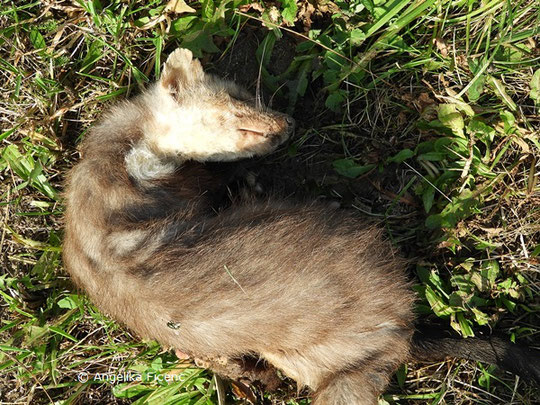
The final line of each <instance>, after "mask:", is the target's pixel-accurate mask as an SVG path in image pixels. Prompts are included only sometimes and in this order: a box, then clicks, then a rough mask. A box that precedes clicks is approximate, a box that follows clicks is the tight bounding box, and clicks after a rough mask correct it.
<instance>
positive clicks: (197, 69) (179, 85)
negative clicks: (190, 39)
mask: <svg viewBox="0 0 540 405" xmlns="http://www.w3.org/2000/svg"><path fill="white" fill-rule="evenodd" d="M203 78H204V72H203V69H202V66H201V63H200V62H199V60H198V59H193V54H192V53H191V51H190V50H188V49H184V48H178V49H176V50H175V51H174V52H173V53H171V54H170V55H169V57H168V58H167V62H165V65H163V73H162V74H161V78H160V80H159V82H160V84H161V86H163V87H164V88H165V89H168V90H169V91H170V92H171V94H173V95H177V94H178V93H180V92H181V91H182V90H184V89H186V88H187V87H189V86H191V85H193V84H195V83H196V82H197V81H201V80H202V79H203Z"/></svg>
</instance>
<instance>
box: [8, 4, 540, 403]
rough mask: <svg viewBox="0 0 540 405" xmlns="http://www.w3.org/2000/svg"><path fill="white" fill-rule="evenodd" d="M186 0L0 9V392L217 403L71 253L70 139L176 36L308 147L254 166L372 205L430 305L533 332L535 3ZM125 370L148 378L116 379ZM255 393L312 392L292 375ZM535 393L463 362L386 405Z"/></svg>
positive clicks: (417, 382)
mask: <svg viewBox="0 0 540 405" xmlns="http://www.w3.org/2000/svg"><path fill="white" fill-rule="evenodd" d="M171 4H172V3H171ZM176 6H177V7H180V6H184V5H183V4H182V3H180V2H178V3H176ZM189 6H191V9H189V8H184V12H182V13H175V12H174V10H170V7H172V5H171V6H169V9H167V10H169V11H167V10H166V9H165V8H166V2H164V1H147V2H143V1H133V0H127V1H120V0H112V1H101V2H100V1H99V0H90V1H82V0H79V1H74V2H41V1H30V2H19V1H6V0H2V2H1V7H0V52H1V55H0V57H1V58H0V76H1V79H0V86H1V90H2V91H1V93H0V140H1V142H2V145H1V146H0V175H1V180H2V183H1V190H0V193H1V195H2V199H1V202H0V211H1V212H2V214H1V218H0V223H1V225H2V229H1V236H0V245H1V249H2V250H1V252H2V253H1V260H2V265H1V269H2V270H1V273H0V302H1V304H0V313H1V315H2V316H1V320H2V323H1V324H0V370H1V375H0V401H3V402H2V403H32V404H41V403H44V404H45V403H59V404H71V403H107V404H114V403H118V404H123V403H137V404H143V403H149V404H213V403H218V396H221V395H223V392H222V388H223V385H224V384H223V383H222V382H220V381H219V380H218V379H214V378H212V376H211V374H210V373H208V372H206V371H204V370H200V369H197V368H196V367H194V365H192V364H189V363H185V362H178V361H177V359H176V357H175V356H174V355H173V354H172V353H170V352H168V351H166V350H164V349H162V348H160V347H159V346H158V345H157V344H155V343H153V342H140V341H139V339H138V338H137V337H136V336H132V335H131V334H130V332H129V331H127V330H125V329H123V328H122V327H120V326H119V325H117V324H115V323H114V322H112V321H110V320H109V319H108V318H107V317H105V316H104V315H102V314H100V313H99V312H98V311H97V310H96V309H95V308H94V307H93V306H92V304H91V303H89V302H88V300H87V299H86V298H85V296H84V295H82V294H79V293H78V292H77V291H76V290H75V289H74V288H73V286H72V284H71V283H70V281H69V278H68V277H67V275H66V274H65V273H64V271H63V269H62V263H61V238H62V197H61V191H62V181H63V179H64V177H65V174H66V171H67V170H68V169H69V167H70V166H71V165H72V164H73V163H74V162H76V161H77V159H78V153H77V149H76V146H77V144H78V142H79V141H80V140H81V139H82V138H83V137H84V136H85V132H86V130H87V129H88V128H89V127H90V125H91V124H92V122H94V121H95V119H96V118H97V117H98V116H99V114H100V112H101V111H102V110H104V109H106V107H107V106H108V105H110V103H111V102H114V101H115V100H119V99H122V98H125V97H128V96H130V95H132V94H135V93H137V92H139V91H140V90H141V89H143V88H144V87H145V86H146V84H147V83H148V82H149V81H152V80H153V79H154V78H155V77H156V76H158V75H159V69H160V65H161V63H162V62H163V60H164V58H165V56H166V54H168V52H170V51H171V50H172V49H174V48H176V47H177V46H185V47H188V48H190V49H191V50H192V51H193V52H194V53H195V54H196V55H197V56H198V57H202V58H203V63H204V64H205V66H206V67H207V69H208V70H214V71H215V72H216V73H218V74H221V75H229V76H230V77H232V78H233V79H235V80H236V81H238V82H241V83H242V84H245V85H247V86H249V87H251V89H252V90H254V91H255V90H257V89H259V90H260V91H262V95H263V96H264V97H265V98H266V100H267V101H269V102H270V101H271V102H272V104H273V106H274V107H275V108H277V109H280V110H282V111H288V112H289V113H291V114H293V116H294V117H295V118H296V119H297V122H298V130H297V133H296V135H295V137H294V139H293V140H292V141H291V143H290V144H289V145H287V147H286V148H285V149H281V150H280V151H279V152H278V153H276V154H275V155H273V156H271V157H269V158H268V159H265V160H263V161H259V162H255V163H253V164H252V167H253V170H255V171H257V173H258V174H259V176H260V179H261V181H263V182H264V181H267V182H268V184H271V183H272V182H275V183H277V184H278V185H280V187H283V188H284V189H286V190H288V191H290V192H291V193H293V192H294V193H297V194H300V195H309V196H312V197H316V196H320V198H328V199H337V200H339V201H340V203H341V204H342V205H343V206H345V207H349V208H352V209H356V210H358V211H359V215H369V216H372V217H375V218H378V219H379V220H380V221H381V223H382V224H384V226H385V227H386V229H387V233H388V235H389V237H391V238H392V240H393V241H394V242H395V243H396V244H397V245H399V246H400V247H401V249H402V250H403V252H404V253H405V254H406V255H407V256H408V257H410V258H412V259H413V262H414V263H416V265H415V266H413V268H412V269H411V278H414V280H415V290H416V291H417V293H418V296H419V301H418V312H419V316H420V317H421V318H422V319H428V320H435V319H437V320H439V322H440V323H441V324H442V325H444V326H445V327H448V328H453V329H454V330H455V331H456V333H460V334H461V335H462V336H473V335H481V334H482V333H485V332H486V331H487V330H494V331H496V332H497V333H500V334H503V335H506V336H507V338H508V339H509V340H512V341H516V342H526V343H529V344H533V345H536V346H537V347H538V346H539V341H540V340H539V336H540V322H539V320H540V306H539V291H540V278H539V262H540V259H539V255H540V244H539V243H540V242H539V241H540V238H539V233H540V227H539V224H540V209H539V207H540V204H539V202H540V193H539V191H540V189H539V186H538V171H539V170H538V169H539V165H540V163H539V160H540V159H539V157H540V154H539V150H540V144H539V139H538V136H539V131H540V120H539V118H538V117H539V107H540V69H538V66H539V65H540V64H539V61H540V54H539V51H538V50H539V47H540V42H539V40H540V36H539V28H538V27H539V26H540V25H539V22H540V17H539V16H540V11H539V6H538V3H537V2H535V1H534V0H522V1H515V2H509V1H505V0H491V1H490V0H486V1H476V0H458V1H446V0H425V1H405V0H394V1H385V0H377V1H375V0H351V1H348V2H345V1H336V2H333V3H332V2H314V3H309V2H307V1H298V2H296V1H294V0H282V1H281V2H265V3H264V4H263V3H260V4H258V5H256V4H254V3H249V2H247V1H244V0H232V1H231V0H214V1H212V0H206V1H203V2H190V3H189ZM268 179H272V180H268ZM129 372H131V373H133V375H134V376H137V378H133V379H135V381H130V382H125V381H114V382H113V381H104V380H105V379H106V378H110V376H111V375H117V374H118V373H129ZM84 373H86V374H84ZM85 375H86V376H87V377H88V381H85ZM122 375H125V374H122ZM165 375H169V376H171V375H172V376H177V377H175V378H174V379H173V381H170V382H168V381H165V378H161V377H159V376H165ZM96 376H97V378H96ZM225 388H226V395H227V397H228V398H229V400H234V401H238V402H239V403H240V402H241V399H239V396H240V397H241V396H242V395H241V394H237V395H234V394H233V393H232V391H231V389H230V387H229V386H228V385H227V384H225ZM256 395H258V396H259V397H263V396H264V397H265V401H267V403H275V404H278V403H279V404H283V403H286V404H307V403H308V402H307V400H306V399H305V397H304V396H303V394H302V393H300V394H298V393H297V392H296V391H295V389H294V387H292V386H291V387H289V389H286V388H285V389H283V390H282V391H280V392H278V393H261V392H259V391H257V390H256ZM539 397H540V392H539V391H538V390H537V389H535V388H533V387H531V386H528V385H526V384H524V383H523V382H522V381H521V380H520V379H519V378H518V377H515V376H512V375H510V374H508V373H504V372H503V371H501V370H496V369H494V367H491V366H487V365H482V364H476V363H472V362H467V361H463V360H459V359H451V360H448V361H445V362H441V363H437V364H430V365H426V364H409V365H407V366H404V367H402V368H401V369H400V370H399V371H398V372H397V373H396V377H395V379H394V382H393V383H392V385H391V386H390V387H389V390H388V392H387V393H386V394H385V395H384V396H383V397H382V398H381V403H382V404H386V403H397V404H426V403H427V404H503V403H504V404H510V403H512V404H534V403H538V398H539ZM234 398H236V399H234Z"/></svg>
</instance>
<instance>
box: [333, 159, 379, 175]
mask: <svg viewBox="0 0 540 405" xmlns="http://www.w3.org/2000/svg"><path fill="white" fill-rule="evenodd" d="M332 165H333V166H334V169H335V170H336V172H338V173H339V174H341V175H342V176H345V177H349V178H352V179H353V178H355V177H358V176H360V175H362V174H364V173H367V172H369V171H370V170H371V169H373V168H374V167H376V165H375V164H369V165H363V166H359V165H357V164H356V163H355V162H354V160H352V159H339V160H335V161H334V162H333V163H332Z"/></svg>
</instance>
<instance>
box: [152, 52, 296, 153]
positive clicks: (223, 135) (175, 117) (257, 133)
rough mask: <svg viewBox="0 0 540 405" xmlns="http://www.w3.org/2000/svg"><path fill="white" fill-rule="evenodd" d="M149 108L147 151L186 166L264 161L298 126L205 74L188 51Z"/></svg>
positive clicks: (168, 70) (174, 62) (172, 64)
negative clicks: (254, 158) (255, 158)
mask: <svg viewBox="0 0 540 405" xmlns="http://www.w3.org/2000/svg"><path fill="white" fill-rule="evenodd" d="M147 105H148V107H149V110H150V112H151V119H150V120H149V121H148V123H147V124H146V125H145V127H144V128H143V131H144V141H145V142H146V143H147V146H148V147H149V148H150V149H151V150H153V151H154V152H155V153H158V154H161V155H170V156H178V157H179V158H181V159H182V160H196V161H231V160H236V159H241V158H246V157H251V156H255V155H264V154H266V153H269V152H271V151H273V150H274V149H275V148H276V147H277V146H278V145H279V144H281V143H282V142H284V141H285V140H286V139H287V138H288V137H289V135H290V133H291V131H292V129H293V126H294V121H293V120H292V118H290V117H288V116H287V115H285V114H281V113H278V112H275V111H271V110H267V109H261V108H257V106H256V103H255V102H254V98H253V97H251V96H250V95H249V94H248V93H247V92H246V91H245V90H243V89H241V88H240V87H238V86H237V85H236V84H234V83H233V82H229V81H225V80H221V79H219V78H216V77H214V76H213V75H210V74H205V73H204V72H203V69H202V66H201V64H200V62H199V61H198V60H197V59H193V55H192V53H191V51H189V50H187V49H177V50H175V51H174V52H173V53H172V54H171V55H170V56H169V58H168V59H167V62H165V65H164V67H163V74H162V75H161V78H160V80H159V82H158V83H157V84H156V86H155V88H154V89H153V90H151V91H150V93H149V94H148V96H147Z"/></svg>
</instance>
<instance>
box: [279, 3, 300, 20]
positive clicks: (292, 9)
mask: <svg viewBox="0 0 540 405" xmlns="http://www.w3.org/2000/svg"><path fill="white" fill-rule="evenodd" d="M280 2H281V5H282V6H283V10H282V11H281V15H282V17H283V19H284V20H285V21H286V22H287V23H289V24H293V23H294V19H295V18H296V12H297V11H298V6H297V5H296V0H281V1H280Z"/></svg>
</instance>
